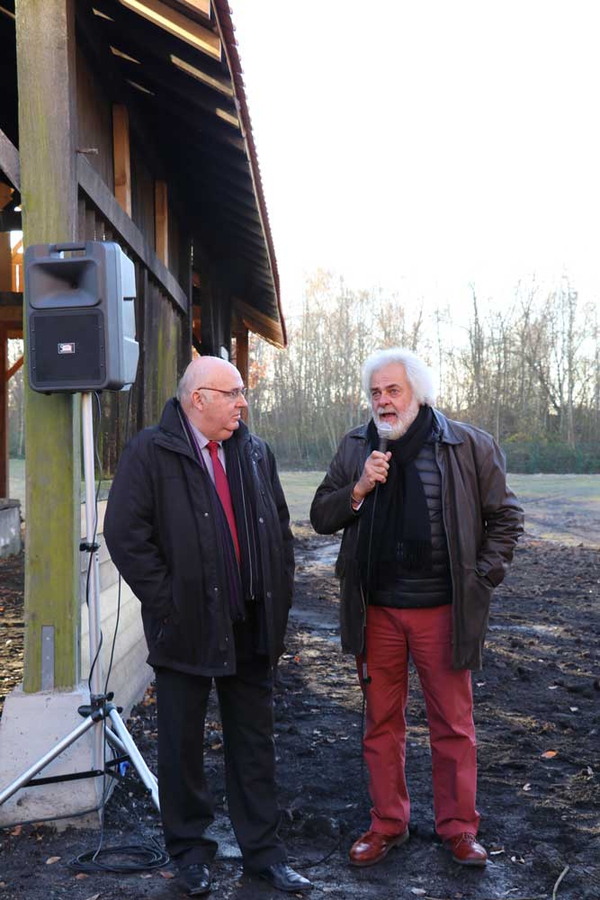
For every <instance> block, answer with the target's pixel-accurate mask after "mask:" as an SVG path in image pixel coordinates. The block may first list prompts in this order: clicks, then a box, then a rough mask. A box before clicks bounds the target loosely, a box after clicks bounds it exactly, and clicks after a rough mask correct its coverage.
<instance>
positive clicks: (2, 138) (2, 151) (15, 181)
mask: <svg viewBox="0 0 600 900" xmlns="http://www.w3.org/2000/svg"><path fill="white" fill-rule="evenodd" d="M0 169H2V171H3V172H4V174H5V175H6V177H7V178H8V180H9V181H10V183H11V184H12V186H13V187H15V188H16V189H17V190H18V191H19V190H21V168H20V163H19V151H18V150H17V148H16V147H15V145H14V144H13V143H12V141H9V139H8V138H7V137H6V135H5V134H4V132H3V131H2V130H1V129H0Z"/></svg>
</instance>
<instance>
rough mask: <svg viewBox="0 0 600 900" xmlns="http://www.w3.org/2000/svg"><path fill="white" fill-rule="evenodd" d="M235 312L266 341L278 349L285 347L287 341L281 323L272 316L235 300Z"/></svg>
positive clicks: (250, 328) (251, 329) (242, 301)
mask: <svg viewBox="0 0 600 900" xmlns="http://www.w3.org/2000/svg"><path fill="white" fill-rule="evenodd" d="M234 307H235V311H236V312H237V314H238V315H239V317H240V318H241V320H242V322H243V323H244V325H245V326H246V327H247V328H248V329H249V330H250V331H254V332H256V334H260V335H261V337H264V338H265V340H267V341H269V342H270V343H271V344H275V346H276V347H280V348H283V347H285V344H286V341H285V336H284V333H283V329H282V327H281V325H280V324H279V322H276V321H274V320H273V319H272V318H271V317H270V316H266V315H265V314H264V313H261V312H259V310H257V309H255V308H254V307H253V306H250V304H249V303H246V302H245V301H244V300H239V299H238V298H237V297H236V298H235V299H234Z"/></svg>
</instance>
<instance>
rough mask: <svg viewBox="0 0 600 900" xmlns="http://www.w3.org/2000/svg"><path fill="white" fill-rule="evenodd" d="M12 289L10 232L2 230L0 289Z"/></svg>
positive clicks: (0, 233)
mask: <svg viewBox="0 0 600 900" xmlns="http://www.w3.org/2000/svg"><path fill="white" fill-rule="evenodd" d="M11 290H12V250H11V246H10V232H8V231H0V291H11Z"/></svg>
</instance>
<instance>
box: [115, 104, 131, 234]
mask: <svg viewBox="0 0 600 900" xmlns="http://www.w3.org/2000/svg"><path fill="white" fill-rule="evenodd" d="M113 164H114V170H115V197H116V199H117V201H118V203H119V205H120V206H122V207H123V209H124V210H125V212H126V213H127V215H128V216H129V217H130V218H131V148H130V144H129V113H128V111H127V107H126V106H123V104H121V103H115V104H114V106H113Z"/></svg>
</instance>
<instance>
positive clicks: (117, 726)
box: [0, 392, 160, 824]
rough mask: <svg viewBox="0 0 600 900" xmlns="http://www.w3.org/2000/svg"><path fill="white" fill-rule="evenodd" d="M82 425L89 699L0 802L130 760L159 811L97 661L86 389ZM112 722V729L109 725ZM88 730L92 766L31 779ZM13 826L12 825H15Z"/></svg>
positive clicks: (152, 782) (150, 778)
mask: <svg viewBox="0 0 600 900" xmlns="http://www.w3.org/2000/svg"><path fill="white" fill-rule="evenodd" d="M81 401H82V406H81V425H82V433H83V469H84V479H85V527H86V539H85V541H82V542H81V545H80V549H82V550H85V551H86V552H88V553H91V554H92V560H91V573H90V575H91V577H90V579H89V595H88V608H89V645H90V665H91V667H92V669H91V674H90V703H89V706H80V707H79V709H78V710H77V711H78V713H79V714H80V715H81V716H83V717H84V720H83V722H80V723H79V725H78V726H77V727H76V728H74V729H73V730H72V731H71V732H70V733H69V734H67V735H66V737H64V738H63V739H62V740H61V741H59V742H58V743H57V744H55V746H54V747H53V748H52V749H51V750H49V751H48V753H46V754H45V755H44V756H42V757H40V759H38V760H37V762H35V763H34V764H33V765H32V766H30V767H29V768H28V769H27V770H26V771H25V772H23V773H22V774H21V775H19V776H18V777H17V778H16V779H14V781H12V782H11V783H10V784H9V785H8V786H7V787H6V788H4V790H3V791H1V792H0V806H1V805H2V804H3V803H5V802H6V800H8V799H9V797H12V796H13V794H15V793H16V792H17V791H18V790H20V789H21V788H23V787H27V785H30V786H34V785H39V784H49V783H52V782H59V781H72V780H75V779H78V778H89V777H105V776H106V775H110V776H111V777H115V776H114V774H113V772H112V771H111V768H112V766H113V765H115V764H117V765H118V764H121V763H123V762H125V761H129V762H130V763H131V765H133V767H134V769H135V770H136V772H137V773H138V775H139V777H140V780H141V781H142V783H143V784H144V786H145V787H146V789H147V790H148V792H149V794H150V796H151V798H152V801H153V803H154V805H155V806H156V808H157V809H158V810H160V805H159V800H158V781H157V779H156V776H155V775H153V774H152V772H151V771H150V769H149V768H148V766H147V765H146V763H145V762H144V759H143V757H142V755H141V753H140V751H139V750H138V748H137V747H136V745H135V743H134V741H133V738H132V737H131V735H130V734H129V732H128V731H127V728H126V727H125V725H124V724H123V720H122V719H121V716H120V715H119V711H120V710H119V708H118V707H116V706H115V705H114V704H113V703H112V702H111V701H112V700H113V695H112V694H111V693H106V691H105V688H104V687H103V684H102V663H101V660H100V652H99V651H100V603H99V597H100V572H99V561H98V547H99V545H98V544H97V543H96V526H97V522H96V497H95V475H94V420H93V413H92V394H91V393H89V392H85V393H83V394H82V396H81ZM109 725H110V726H112V727H109ZM90 729H93V731H94V734H93V738H94V740H93V745H92V760H93V768H92V770H91V771H89V772H77V773H73V774H67V775H56V776H52V777H49V778H39V779H35V780H34V778H35V776H36V775H37V774H38V772H40V771H41V770H42V769H44V768H45V767H46V766H47V765H48V764H49V763H50V762H52V760H53V759H56V757H57V756H59V755H60V754H61V753H62V752H63V751H64V750H66V749H67V747H70V746H71V744H73V743H75V741H77V740H78V739H79V738H80V737H81V736H82V735H84V734H86V732H88V731H90ZM105 742H106V743H108V744H110V745H111V747H112V748H113V749H114V750H116V751H117V752H118V753H120V754H121V757H120V758H118V759H117V760H109V762H108V763H105ZM15 824H16V823H15Z"/></svg>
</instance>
